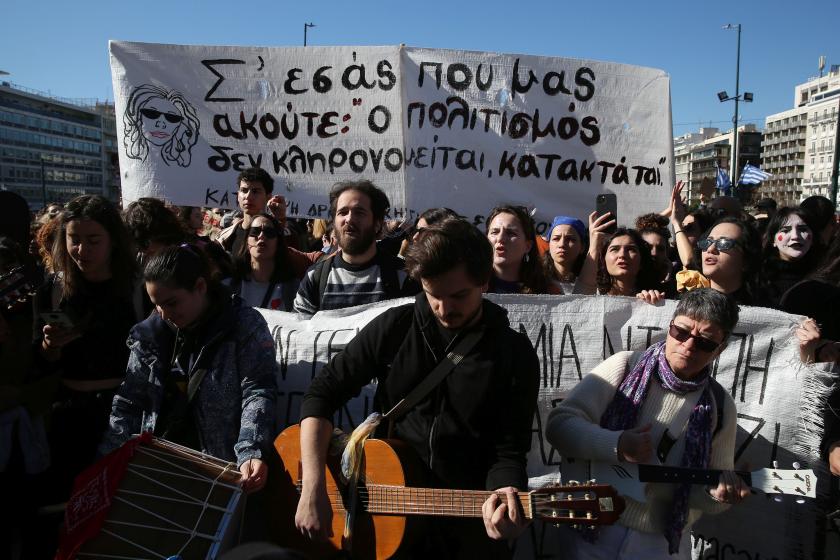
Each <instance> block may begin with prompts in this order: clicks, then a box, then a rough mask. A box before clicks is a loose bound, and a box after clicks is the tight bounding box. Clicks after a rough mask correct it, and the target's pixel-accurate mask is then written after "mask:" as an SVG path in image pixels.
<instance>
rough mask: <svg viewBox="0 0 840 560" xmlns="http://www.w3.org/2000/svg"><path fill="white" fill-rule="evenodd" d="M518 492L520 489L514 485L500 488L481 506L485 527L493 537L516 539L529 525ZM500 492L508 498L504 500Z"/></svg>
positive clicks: (489, 535) (488, 534) (497, 538)
mask: <svg viewBox="0 0 840 560" xmlns="http://www.w3.org/2000/svg"><path fill="white" fill-rule="evenodd" d="M516 492H518V490H517V489H516V488H513V487H512V486H507V487H505V488H499V489H498V490H496V492H494V493H493V494H491V495H490V497H489V498H487V500H486V501H485V502H484V504H483V505H482V506H481V513H482V516H483V518H484V528H485V529H486V530H487V536H488V537H490V538H491V539H496V540H501V539H515V538H516V537H518V536H519V535H521V534H522V532H523V531H524V530H525V528H526V527H528V524H529V523H530V522H529V521H528V519H526V517H525V514H524V512H523V511H522V506H521V505H520V504H519V500H518V498H517V497H516ZM498 494H505V495H506V497H507V499H506V500H505V501H503V500H502V499H501V498H499V496H498Z"/></svg>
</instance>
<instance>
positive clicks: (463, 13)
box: [0, 0, 840, 134]
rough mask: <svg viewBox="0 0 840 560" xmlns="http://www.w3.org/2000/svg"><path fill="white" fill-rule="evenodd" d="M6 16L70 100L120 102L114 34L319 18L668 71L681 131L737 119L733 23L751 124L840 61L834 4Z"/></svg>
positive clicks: (169, 10)
mask: <svg viewBox="0 0 840 560" xmlns="http://www.w3.org/2000/svg"><path fill="white" fill-rule="evenodd" d="M793 10H801V11H799V12H794V11H793ZM0 14H2V17H0V70H5V71H7V72H9V73H10V74H11V75H10V76H4V77H3V79H6V80H10V81H12V82H15V83H17V84H21V85H24V86H28V87H32V88H35V89H38V90H42V91H50V92H51V93H53V94H54V95H60V96H64V97H95V98H99V99H106V98H107V99H112V98H113V93H112V89H111V76H110V69H109V66H108V54H107V42H108V40H109V39H121V40H131V41H146V42H161V43H184V44H217V45H218V44H222V45H263V46H283V45H300V44H302V42H303V23H304V22H306V21H311V22H314V23H315V24H316V25H317V27H315V28H314V29H311V30H310V31H309V41H310V43H311V44H318V45H393V44H399V43H405V44H407V45H412V46H423V47H435V48H452V49H469V50H482V51H497V52H508V53H524V54H539V55H547V56H569V57H576V58H589V59H595V60H606V61H613V62H621V63H627V64H638V65H642V66H651V67H655V68H661V69H663V70H665V71H666V72H668V73H669V74H670V75H671V98H672V105H673V120H674V133H675V134H681V133H684V132H687V131H690V130H696V129H697V128H698V126H700V123H702V125H703V126H709V123H710V121H711V126H717V127H719V128H725V127H726V126H727V125H728V124H729V123H731V117H732V110H733V107H732V103H731V102H729V103H720V102H718V100H717V97H716V95H715V93H716V92H717V91H720V90H724V89H725V90H727V91H728V92H729V93H730V94H732V93H734V90H735V50H736V35H737V34H736V32H735V31H725V30H723V29H721V27H722V26H723V25H724V24H726V23H741V25H742V26H743V32H742V39H741V90H742V91H744V90H746V91H752V92H754V93H755V102H754V103H752V104H748V105H746V106H743V105H742V109H741V116H742V118H743V119H746V120H747V121H748V122H756V123H758V124H759V125H762V124H763V122H764V116H766V115H768V114H771V113H775V112H779V111H783V110H785V109H789V108H791V107H792V103H793V87H794V86H795V85H796V84H797V83H800V82H802V81H805V80H806V79H807V78H809V77H810V76H815V75H816V74H817V71H818V70H817V59H818V57H819V56H820V55H825V56H826V58H827V62H828V64H829V65H831V64H840V41H838V23H840V2H838V1H837V0H833V1H832V0H817V1H811V2H789V1H787V2H783V1H777V0H771V1H758V0H753V1H743V0H741V1H738V0H729V1H721V0H705V1H703V2H678V1H669V2H661V1H655V2H653V1H651V2H641V1H636V2H633V1H623V2H620V1H609V2H607V1H589V2H567V1H560V0H557V1H554V2H542V1H528V0H520V1H516V2H514V1H510V0H508V1H506V2H497V1H493V0H484V1H474V0H449V1H437V0H423V1H422V2H405V1H400V0H392V1H390V2H385V1H372V0H371V1H363V0H355V1H337V0H335V1H321V0H305V1H302V2H285V1H280V0H275V1H267V0H260V1H245V0H240V1H239V2H229V1H228V2H220V1H218V0H207V1H203V2H199V1H179V0H170V1H160V0H147V1H145V2H142V3H129V2H124V1H119V0H111V1H85V0H80V1H77V2H67V1H66V0H64V1H58V0H40V1H39V0H34V1H32V0H30V1H21V0H4V2H3V6H2V8H0Z"/></svg>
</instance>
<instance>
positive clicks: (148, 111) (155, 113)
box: [140, 109, 184, 124]
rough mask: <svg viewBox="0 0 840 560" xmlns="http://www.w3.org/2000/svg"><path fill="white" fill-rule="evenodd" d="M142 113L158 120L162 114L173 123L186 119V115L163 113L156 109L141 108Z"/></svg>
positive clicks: (148, 117)
mask: <svg viewBox="0 0 840 560" xmlns="http://www.w3.org/2000/svg"><path fill="white" fill-rule="evenodd" d="M140 113H141V114H142V115H143V116H144V117H146V118H147V119H152V120H156V119H159V118H160V116H161V115H163V118H165V119H166V120H167V121H169V122H171V123H172V124H175V123H179V122H181V121H182V120H184V117H182V116H181V115H175V114H172V113H163V112H161V111H155V110H154V109H140Z"/></svg>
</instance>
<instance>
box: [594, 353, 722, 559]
mask: <svg viewBox="0 0 840 560" xmlns="http://www.w3.org/2000/svg"><path fill="white" fill-rule="evenodd" d="M653 377H656V378H657V379H658V380H659V382H660V383H661V385H662V387H664V388H665V390H667V391H671V392H674V393H677V394H678V395H685V394H687V393H690V392H693V391H697V390H700V389H702V390H703V394H702V395H701V396H700V399H699V400H698V401H697V404H696V405H695V406H694V410H692V412H691V416H690V417H689V419H688V426H687V428H686V431H685V449H684V451H683V456H682V459H681V461H680V466H682V467H688V468H696V469H705V468H708V466H709V460H710V457H711V450H712V395H711V391H710V389H709V368H708V367H706V368H705V369H704V370H703V371H702V372H700V374H699V375H698V376H697V377H696V378H695V379H693V380H684V379H680V378H679V377H677V375H676V374H675V373H674V370H672V369H671V366H670V364H668V361H667V360H666V359H665V342H664V341H663V342H658V343H656V344H654V345H653V346H651V347H650V348H648V349H647V350H645V353H644V355H643V356H642V358H641V359H640V360H639V362H638V363H637V364H636V366H635V367H634V368H633V369H632V370H631V371H630V372H629V373H627V374H626V375H625V376H624V379H623V380H622V382H621V384H620V385H619V387H618V390H617V391H616V392H615V396H614V397H613V400H612V402H611V403H610V404H609V406H607V409H606V410H605V411H604V414H603V416H601V427H602V428H605V429H607V430H614V431H618V430H627V429H632V428H635V427H636V423H637V419H638V417H639V413H640V411H641V409H642V405H643V404H644V401H645V397H646V396H647V391H648V387H649V386H650V381H651V379H652V378H653ZM690 493H691V485H690V484H681V485H678V486H677V487H676V489H675V490H674V500H673V502H672V504H671V510H670V515H668V517H667V519H666V520H665V538H666V539H667V540H668V548H669V551H670V553H671V554H674V553H676V552H678V551H679V544H680V539H681V538H682V533H683V529H684V528H685V523H686V520H687V519H688V499H689V495H690Z"/></svg>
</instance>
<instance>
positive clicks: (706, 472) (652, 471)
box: [638, 465, 752, 486]
mask: <svg viewBox="0 0 840 560" xmlns="http://www.w3.org/2000/svg"><path fill="white" fill-rule="evenodd" d="M638 468H639V482H670V483H678V484H703V485H706V486H717V484H718V480H719V479H720V474H721V473H722V472H723V471H718V470H710V469H687V468H683V467H666V466H662V465H639V466H638ZM736 474H738V476H740V477H741V478H742V479H743V480H744V482H745V483H746V484H747V485H748V486H752V473H749V472H745V471H736Z"/></svg>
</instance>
